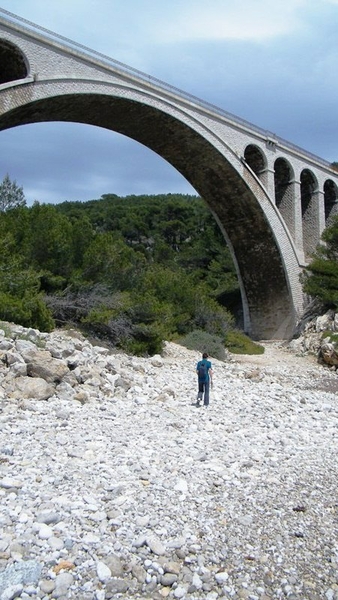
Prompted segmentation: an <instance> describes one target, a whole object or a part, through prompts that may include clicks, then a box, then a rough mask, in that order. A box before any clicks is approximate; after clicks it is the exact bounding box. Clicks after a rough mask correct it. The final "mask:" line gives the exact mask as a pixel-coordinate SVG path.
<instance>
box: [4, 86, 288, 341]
mask: <svg viewBox="0 0 338 600" xmlns="http://www.w3.org/2000/svg"><path fill="white" fill-rule="evenodd" d="M12 93H13V90H12ZM46 121H72V122H78V123H85V124H90V125H96V126H100V127H104V128H106V129H110V130H112V131H115V132H118V133H121V134H124V135H126V136H128V137H130V138H133V139H134V140H136V141H138V142H140V143H142V144H144V145H145V146H147V147H148V148H150V149H152V150H153V151H154V152H156V153H157V154H159V155H160V156H161V157H163V158H164V159H165V160H167V161H168V162H169V163H170V164H171V165H172V166H173V167H175V168H176V169H177V170H178V171H179V172H180V173H181V174H182V175H183V176H184V177H185V178H186V179H187V181H189V182H190V183H191V185H192V186H193V187H194V188H195V190H196V191H197V192H198V193H199V194H200V195H201V196H202V198H203V199H204V200H205V201H206V203H207V204H208V206H209V207H210V209H211V210H212V212H213V213H214V215H216V217H217V220H218V222H219V224H220V226H221V228H222V230H223V232H225V234H226V237H227V239H228V242H230V246H232V249H233V253H234V256H235V262H236V263H237V268H238V273H239V279H240V283H241V288H242V300H243V309H244V316H245V327H246V329H247V331H248V333H250V335H252V337H254V338H255V339H272V338H287V337H289V336H290V335H291V334H292V331H293V328H294V325H295V318H296V317H295V309H294V305H293V301H292V297H291V293H290V289H289V286H288V282H287V279H286V275H285V270H284V265H283V260H282V256H281V253H280V250H279V248H278V246H277V243H276V240H275V238H274V236H273V233H272V228H271V226H270V225H269V223H268V221H267V218H266V216H265V214H264V212H263V210H262V208H261V206H260V204H259V202H258V201H257V198H256V197H255V195H254V193H253V191H252V190H251V189H250V187H249V186H248V185H247V183H246V182H245V181H244V179H242V177H241V176H240V175H239V173H238V171H236V169H235V168H234V167H233V166H232V165H231V164H230V162H229V161H228V160H226V158H225V157H224V156H223V155H222V154H221V152H219V151H218V150H217V149H216V148H215V147H214V146H213V145H212V144H211V143H210V142H208V141H207V140H206V139H204V138H203V137H202V136H201V135H200V134H199V133H197V132H196V131H194V130H193V129H192V128H190V127H188V126H187V125H186V124H185V123H183V122H182V121H180V120H178V119H176V118H174V117H173V116H171V115H169V114H167V113H165V112H163V111H162V110H159V109H157V108H154V107H152V106H149V105H147V104H143V103H140V102H136V101H133V100H130V99H126V98H118V97H115V96H108V95H98V94H93V93H91V94H78V93H76V94H67V95H60V96H54V97H48V98H46V99H42V100H36V101H32V102H28V103H26V104H24V105H22V106H20V107H18V108H15V109H13V110H9V111H7V112H6V113H4V114H3V116H1V117H0V129H7V128H9V127H15V126H18V125H23V124H28V123H37V122H46Z"/></svg>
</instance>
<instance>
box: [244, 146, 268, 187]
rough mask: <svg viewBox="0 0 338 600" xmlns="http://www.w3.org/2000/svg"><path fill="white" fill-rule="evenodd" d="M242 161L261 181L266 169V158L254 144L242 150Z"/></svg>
mask: <svg viewBox="0 0 338 600" xmlns="http://www.w3.org/2000/svg"><path fill="white" fill-rule="evenodd" d="M244 160H245V162H246V163H247V164H248V165H249V167H250V169H252V171H253V172H254V173H255V175H257V177H258V178H259V179H260V180H261V181H262V179H263V178H262V175H263V173H264V172H265V169H266V164H267V161H266V157H265V155H264V153H263V152H262V150H261V149H260V148H258V146H255V145H254V144H249V145H248V146H247V147H246V148H245V150H244Z"/></svg>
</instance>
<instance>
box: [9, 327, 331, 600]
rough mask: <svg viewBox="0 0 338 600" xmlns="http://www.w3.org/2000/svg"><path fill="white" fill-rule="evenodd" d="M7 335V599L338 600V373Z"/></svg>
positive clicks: (20, 332)
mask: <svg viewBox="0 0 338 600" xmlns="http://www.w3.org/2000/svg"><path fill="white" fill-rule="evenodd" d="M265 346H266V352H265V354H264V355H262V356H256V357H249V356H240V357H239V356H235V355H232V356H229V357H228V359H227V361H226V362H224V363H223V362H220V361H217V360H213V361H212V362H213V368H214V387H213V390H212V393H211V403H210V406H209V407H207V408H204V407H203V406H202V407H200V408H197V407H196V405H195V402H196V392H197V389H196V387H197V386H196V375H195V370H194V369H195V365H196V362H197V360H198V359H199V358H200V356H199V355H198V354H197V353H195V352H191V351H188V350H186V349H185V348H182V347H180V346H178V345H175V344H172V343H167V344H166V347H165V352H164V353H163V356H155V357H153V358H150V359H141V358H135V357H128V356H126V355H123V354H114V353H111V352H110V351H109V350H108V349H106V348H102V347H99V346H95V345H91V344H90V343H89V342H88V341H86V340H85V339H83V338H82V337H81V336H80V335H78V334H77V333H76V332H69V333H68V334H66V333H60V332H54V333H52V334H48V335H47V334H40V333H39V332H37V331H35V330H25V329H23V328H20V327H16V326H11V327H9V326H8V327H4V328H3V329H2V330H1V331H0V356H1V359H2V360H1V363H0V364H1V367H0V598H1V600H11V599H13V598H21V599H25V600H28V599H31V598H40V599H44V600H47V599H48V600H49V599H53V598H55V599H56V598H58V599H61V600H65V599H73V598H74V599H78V600H105V599H112V598H113V599H115V598H116V599H117V598H135V599H138V598H148V599H155V600H161V599H163V598H169V599H171V598H176V599H179V598H182V599H185V598H186V599H189V600H194V599H196V600H197V599H203V600H217V599H218V598H231V599H234V600H237V599H251V600H273V599H279V598H281V599H284V598H288V599H289V600H296V599H297V600H335V599H338V539H337V525H338V490H337V470H338V468H337V441H338V405H337V391H338V381H337V374H336V371H333V370H329V369H327V368H325V367H322V366H320V365H318V364H317V363H316V360H315V358H313V357H311V356H304V357H302V356H297V355H296V354H295V353H292V352H291V351H290V350H288V349H287V347H286V346H285V345H284V344H283V343H280V344H278V343H274V344H271V343H270V344H266V345H265Z"/></svg>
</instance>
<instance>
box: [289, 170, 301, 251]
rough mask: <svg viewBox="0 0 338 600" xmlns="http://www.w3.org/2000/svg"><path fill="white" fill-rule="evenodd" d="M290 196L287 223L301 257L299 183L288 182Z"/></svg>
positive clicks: (294, 181)
mask: <svg viewBox="0 0 338 600" xmlns="http://www.w3.org/2000/svg"><path fill="white" fill-rule="evenodd" d="M290 196H291V203H290V208H291V211H290V212H291V214H290V222H289V223H288V225H289V227H290V231H291V233H292V235H293V241H294V243H295V246H296V248H297V250H298V251H299V252H300V254H301V256H304V245H303V244H304V243H303V220H302V202H301V188H300V181H296V180H293V181H290Z"/></svg>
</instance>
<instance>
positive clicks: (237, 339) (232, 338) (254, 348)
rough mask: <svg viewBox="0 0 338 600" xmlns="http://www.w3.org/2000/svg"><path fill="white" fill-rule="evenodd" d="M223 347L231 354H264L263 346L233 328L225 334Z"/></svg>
mask: <svg viewBox="0 0 338 600" xmlns="http://www.w3.org/2000/svg"><path fill="white" fill-rule="evenodd" d="M225 347H226V348H227V349H228V350H229V352H232V353H233V354H264V347H263V346H261V345H260V344H257V343H256V342H253V341H252V340H251V339H250V338H249V337H248V336H247V335H245V333H243V332H242V331H238V330H236V329H233V330H232V331H229V332H228V333H227V334H226V336H225Z"/></svg>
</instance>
